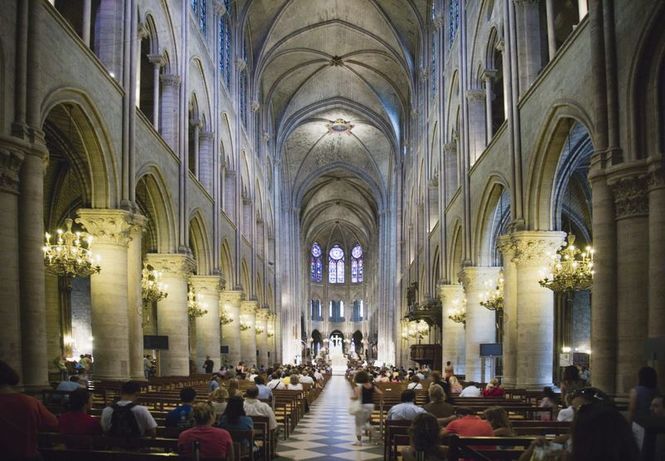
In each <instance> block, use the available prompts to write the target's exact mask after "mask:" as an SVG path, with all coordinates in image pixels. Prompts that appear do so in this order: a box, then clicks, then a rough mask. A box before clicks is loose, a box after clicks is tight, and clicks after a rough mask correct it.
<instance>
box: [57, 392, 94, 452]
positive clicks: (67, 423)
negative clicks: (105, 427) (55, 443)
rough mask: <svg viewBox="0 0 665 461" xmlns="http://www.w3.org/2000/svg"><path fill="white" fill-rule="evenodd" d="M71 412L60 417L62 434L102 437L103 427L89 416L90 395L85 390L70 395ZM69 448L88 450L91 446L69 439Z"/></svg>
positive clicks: (67, 440) (67, 441) (67, 442)
mask: <svg viewBox="0 0 665 461" xmlns="http://www.w3.org/2000/svg"><path fill="white" fill-rule="evenodd" d="M68 406H69V411H67V412H65V413H63V414H61V415H60V418H59V420H60V432H61V433H62V434H65V435H70V436H79V435H83V436H86V435H102V426H101V425H100V424H99V420H98V419H95V418H93V417H92V416H90V415H89V414H88V411H89V410H90V393H89V392H88V391H87V390H86V389H83V388H80V389H76V390H75V391H72V393H71V394H69V405H68ZM66 444H67V447H68V448H87V447H88V446H89V445H88V444H85V443H81V441H77V440H75V438H67V439H66Z"/></svg>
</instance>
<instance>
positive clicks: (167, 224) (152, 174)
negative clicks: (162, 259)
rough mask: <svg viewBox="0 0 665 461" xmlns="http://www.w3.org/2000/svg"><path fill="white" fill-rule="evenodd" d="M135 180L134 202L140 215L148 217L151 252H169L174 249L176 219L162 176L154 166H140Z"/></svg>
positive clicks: (171, 198)
mask: <svg viewBox="0 0 665 461" xmlns="http://www.w3.org/2000/svg"><path fill="white" fill-rule="evenodd" d="M137 177H138V180H137V181H136V201H137V205H138V207H139V209H140V210H141V213H142V214H143V215H144V216H145V217H146V218H148V223H147V224H146V227H147V229H148V232H147V238H149V242H150V244H151V247H150V249H151V251H154V252H158V253H173V252H175V248H176V243H177V242H176V240H177V239H176V235H175V229H176V217H175V214H174V211H173V210H174V206H173V197H172V196H171V194H170V193H169V189H168V187H167V186H166V183H165V181H164V177H163V175H162V174H161V171H160V170H159V167H158V166H157V165H155V164H148V165H144V166H143V168H141V170H140V171H139V173H138V175H137Z"/></svg>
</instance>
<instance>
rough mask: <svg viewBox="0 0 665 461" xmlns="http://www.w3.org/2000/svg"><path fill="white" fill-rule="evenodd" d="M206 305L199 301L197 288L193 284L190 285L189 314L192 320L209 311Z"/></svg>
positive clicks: (188, 295)
mask: <svg viewBox="0 0 665 461" xmlns="http://www.w3.org/2000/svg"><path fill="white" fill-rule="evenodd" d="M206 307H207V306H206V305H205V304H203V303H201V302H199V300H198V295H197V294H196V290H194V287H193V286H192V285H189V290H188V291H187V315H188V316H189V319H190V320H193V319H195V318H197V317H203V316H204V315H206V314H207V313H208V310H207V309H206Z"/></svg>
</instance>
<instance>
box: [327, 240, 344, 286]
mask: <svg viewBox="0 0 665 461" xmlns="http://www.w3.org/2000/svg"><path fill="white" fill-rule="evenodd" d="M328 282H329V283H344V250H343V249H342V247H340V246H339V245H333V247H332V248H331V249H330V251H329V252H328Z"/></svg>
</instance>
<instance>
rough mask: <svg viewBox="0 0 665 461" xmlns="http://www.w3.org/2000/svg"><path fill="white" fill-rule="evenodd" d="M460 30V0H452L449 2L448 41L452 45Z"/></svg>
mask: <svg viewBox="0 0 665 461" xmlns="http://www.w3.org/2000/svg"><path fill="white" fill-rule="evenodd" d="M458 28H459V0H450V1H449V2H448V40H449V44H450V45H452V43H453V40H455V35H457V29H458Z"/></svg>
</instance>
